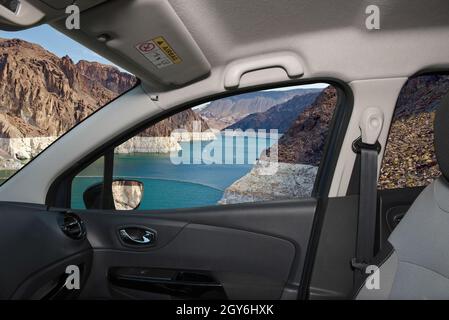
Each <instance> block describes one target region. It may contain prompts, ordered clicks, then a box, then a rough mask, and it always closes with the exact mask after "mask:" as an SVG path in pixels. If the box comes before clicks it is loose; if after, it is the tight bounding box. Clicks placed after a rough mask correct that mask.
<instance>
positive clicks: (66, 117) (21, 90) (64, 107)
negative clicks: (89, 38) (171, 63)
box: [0, 39, 213, 169]
mask: <svg viewBox="0 0 449 320" xmlns="http://www.w3.org/2000/svg"><path fill="white" fill-rule="evenodd" d="M135 83H136V78H135V77H134V76H132V75H130V74H128V73H125V72H121V71H120V70H119V69H117V68H115V67H113V66H110V65H104V64H101V63H98V62H89V61H84V60H81V61H79V62H78V63H74V62H73V61H72V60H71V59H70V57H68V56H64V57H62V58H59V57H58V56H56V55H54V54H53V53H51V52H49V51H47V50H45V49H44V48H42V47H41V46H39V45H36V44H33V43H30V42H27V41H23V40H19V39H0V169H2V168H3V169H4V168H8V169H17V168H20V167H21V166H22V165H23V162H26V161H28V160H29V159H30V158H32V157H34V156H35V155H37V154H38V153H39V152H41V151H42V150H43V149H45V148H46V147H47V146H48V145H49V144H50V143H52V142H53V141H54V140H55V139H56V138H57V137H58V136H60V135H61V134H63V133H64V132H66V131H67V130H69V129H70V128H72V127H73V126H74V125H76V124H77V123H78V122H80V121H81V120H83V119H84V118H85V117H87V116H88V115H90V114H91V113H92V112H94V111H95V110H96V109H98V108H99V107H101V106H103V105H105V104H107V103H108V102H109V101H111V100H112V99H114V98H115V97H117V96H118V95H119V94H121V93H123V92H124V91H126V90H128V89H130V88H131V87H133V86H134V85H135ZM195 121H196V122H197V123H199V124H200V126H201V128H202V129H201V130H203V131H205V130H207V129H209V127H208V125H207V123H206V122H205V121H204V120H203V119H202V118H201V117H200V116H199V115H197V114H196V113H195V112H193V111H192V110H187V111H184V112H182V113H179V114H177V115H175V116H172V117H170V118H168V119H166V120H163V121H161V122H159V123H158V124H156V125H155V126H153V127H151V128H150V129H147V130H145V131H143V132H142V133H141V134H140V135H139V137H138V138H135V139H134V140H133V141H132V142H130V143H128V145H129V146H130V148H131V149H129V150H127V149H126V148H125V147H122V148H121V149H120V150H122V151H123V152H133V151H136V150H143V149H145V147H148V150H150V151H154V152H166V151H167V150H176V149H177V147H178V144H177V142H176V141H174V142H173V141H171V140H172V139H170V138H169V137H170V134H171V132H172V131H173V130H174V129H177V128H186V129H187V130H191V129H192V124H193V123H195ZM145 137H151V138H149V139H145ZM160 137H162V138H160ZM184 138H185V137H184ZM203 138H206V135H205V136H204V137H203ZM208 138H210V139H211V138H213V135H212V134H209V135H208ZM152 142H154V144H152ZM147 152H149V151H147Z"/></svg>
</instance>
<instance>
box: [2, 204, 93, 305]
mask: <svg viewBox="0 0 449 320" xmlns="http://www.w3.org/2000/svg"><path fill="white" fill-rule="evenodd" d="M0 213H1V223H0V234H1V235H2V241H1V242H0V263H1V265H2V268H1V270H0V284H1V285H0V299H10V298H12V299H41V298H45V297H49V294H50V293H51V292H52V291H55V290H54V289H56V288H57V287H58V286H62V285H63V284H64V282H62V283H61V281H60V279H61V278H64V277H65V276H66V275H67V274H66V273H65V271H66V270H65V268H66V267H67V266H68V265H76V266H78V267H79V268H80V269H81V272H80V273H81V278H82V279H81V283H82V284H84V279H85V275H87V274H88V272H89V268H90V262H91V254H92V250H91V249H92V248H91V247H90V245H89V242H88V241H87V240H86V239H85V238H81V239H77V240H75V239H72V238H70V237H68V236H67V235H66V234H64V233H63V231H62V230H61V218H62V217H63V215H64V214H65V212H64V211H62V212H61V211H48V210H47V207H46V206H43V205H33V204H25V203H12V202H0ZM55 243H57V244H58V245H54V244H55ZM59 289H61V288H59ZM59 293H62V292H59ZM65 293H67V292H65ZM59 297H61V298H62V296H61V294H59Z"/></svg>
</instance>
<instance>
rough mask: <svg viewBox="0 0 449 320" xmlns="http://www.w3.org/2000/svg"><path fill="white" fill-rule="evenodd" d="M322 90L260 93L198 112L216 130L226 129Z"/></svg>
mask: <svg viewBox="0 0 449 320" xmlns="http://www.w3.org/2000/svg"><path fill="white" fill-rule="evenodd" d="M320 90H321V89H296V90H287V91H258V92H250V93H245V94H240V95H236V96H232V97H228V98H223V99H219V100H215V101H212V102H211V103H210V104H209V105H208V106H207V107H205V108H203V109H202V110H200V111H198V112H199V114H200V115H201V117H203V118H204V119H205V120H206V121H207V122H208V124H209V126H211V127H213V128H215V129H219V130H221V129H223V128H226V127H228V126H230V125H232V124H234V123H235V122H237V121H239V120H241V119H243V118H244V117H246V116H247V115H249V114H252V113H258V112H265V111H267V110H268V109H270V108H271V107H273V106H275V105H277V104H280V103H283V102H286V101H287V100H289V99H291V98H292V97H294V96H296V95H304V94H308V93H316V92H319V91H320Z"/></svg>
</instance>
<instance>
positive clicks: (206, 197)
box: [72, 136, 278, 210]
mask: <svg viewBox="0 0 449 320" xmlns="http://www.w3.org/2000/svg"><path fill="white" fill-rule="evenodd" d="M277 138H278V137H272V136H270V137H269V138H256V137H244V138H242V137H239V138H235V137H234V138H229V137H226V138H225V137H224V136H218V139H222V142H223V143H222V147H221V153H222V154H221V159H222V160H223V162H224V159H225V157H226V158H227V160H228V161H227V163H228V164H216V163H213V164H204V157H202V156H201V153H202V152H203V151H205V150H209V149H210V141H189V142H181V143H180V145H181V148H182V150H181V151H180V152H176V153H172V154H170V153H166V154H158V153H133V154H115V158H114V177H116V178H128V179H133V180H139V181H141V182H142V183H143V184H144V196H143V200H142V202H141V204H140V207H139V209H140V210H152V209H170V208H189V207H200V206H207V205H214V204H216V203H217V201H219V200H220V199H221V197H222V195H223V192H224V190H225V189H226V188H227V187H228V186H230V185H231V184H232V183H233V182H235V181H236V180H238V179H240V178H241V177H242V176H244V175H245V174H246V173H248V172H249V171H250V170H251V168H252V166H253V163H254V159H256V158H258V157H259V156H260V154H261V153H262V151H263V150H264V149H265V148H266V147H268V146H271V145H272V144H273V143H275V142H276V141H277ZM230 139H232V141H231V140H230ZM208 145H209V147H208ZM205 148H208V149H205ZM195 150H196V151H198V150H200V151H201V152H199V153H198V152H194V151H195ZM216 150H218V148H217V149H216ZM189 151H190V161H189V162H190V163H196V164H190V163H181V164H174V163H173V161H172V158H175V159H178V160H179V157H180V156H181V155H185V154H186V152H189ZM210 154H211V155H212V156H214V157H215V158H216V159H217V158H219V153H215V152H211V153H210ZM217 154H218V155H217ZM243 158H244V161H243V163H242V161H239V160H242V159H243ZM230 159H232V160H233V164H229V160H230ZM237 162H238V163H239V164H237ZM102 171H103V162H102V160H99V161H97V162H96V163H94V164H92V165H91V166H90V167H88V168H86V169H85V170H84V171H83V172H81V173H80V174H79V175H78V176H77V177H76V178H75V179H74V181H73V184H72V208H79V209H81V208H84V203H83V200H82V195H83V192H84V191H85V190H86V189H87V188H88V187H89V186H91V185H93V184H95V183H98V182H101V180H102V178H101V176H102Z"/></svg>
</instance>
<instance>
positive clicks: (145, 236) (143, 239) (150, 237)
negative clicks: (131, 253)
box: [119, 227, 156, 245]
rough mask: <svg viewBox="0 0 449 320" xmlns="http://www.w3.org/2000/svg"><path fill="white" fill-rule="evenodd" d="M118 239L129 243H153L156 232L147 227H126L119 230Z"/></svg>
mask: <svg viewBox="0 0 449 320" xmlns="http://www.w3.org/2000/svg"><path fill="white" fill-rule="evenodd" d="M119 235H120V239H121V240H122V241H123V242H124V243H125V244H129V245H149V244H153V242H154V240H155V239H156V234H155V233H154V232H153V231H151V230H148V229H143V228H138V227H127V228H122V229H120V230H119Z"/></svg>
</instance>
